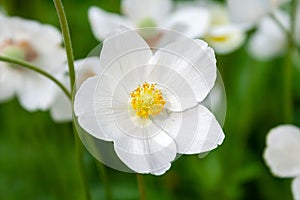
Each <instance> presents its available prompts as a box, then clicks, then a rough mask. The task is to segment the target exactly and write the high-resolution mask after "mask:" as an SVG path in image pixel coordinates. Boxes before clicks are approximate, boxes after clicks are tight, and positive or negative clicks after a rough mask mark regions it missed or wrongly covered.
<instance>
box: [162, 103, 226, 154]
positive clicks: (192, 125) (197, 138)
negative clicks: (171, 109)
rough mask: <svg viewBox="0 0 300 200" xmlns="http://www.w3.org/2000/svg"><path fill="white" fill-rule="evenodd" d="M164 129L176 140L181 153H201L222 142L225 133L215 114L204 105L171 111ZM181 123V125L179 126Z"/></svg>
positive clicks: (178, 150)
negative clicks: (183, 110)
mask: <svg viewBox="0 0 300 200" xmlns="http://www.w3.org/2000/svg"><path fill="white" fill-rule="evenodd" d="M169 115H170V116H169V119H170V120H169V121H167V124H166V126H165V127H164V130H165V131H166V132H167V133H168V134H169V135H170V136H171V137H172V138H173V139H174V140H175V142H176V145H177V152H178V153H180V154H199V153H203V152H208V151H211V150H213V149H215V148H216V147H217V146H218V145H220V144H222V142H223V140H224V138H225V135H224V133H223V130H222V128H221V126H220V125H219V123H218V121H217V120H216V118H215V116H214V115H213V114H212V113H211V112H210V111H209V110H208V109H207V108H206V107H204V106H202V105H198V107H196V108H193V109H189V110H187V111H185V112H182V113H170V114H169ZM178 124H179V127H178Z"/></svg>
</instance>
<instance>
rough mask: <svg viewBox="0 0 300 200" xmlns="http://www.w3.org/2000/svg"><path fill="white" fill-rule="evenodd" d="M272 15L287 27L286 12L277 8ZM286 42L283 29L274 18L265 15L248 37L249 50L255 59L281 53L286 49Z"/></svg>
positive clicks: (275, 55)
mask: <svg viewBox="0 0 300 200" xmlns="http://www.w3.org/2000/svg"><path fill="white" fill-rule="evenodd" d="M274 16H275V17H276V18H277V20H278V21H280V23H281V24H282V25H283V26H284V28H285V29H286V30H288V29H289V18H288V15H287V14H286V13H284V12H281V11H280V10H277V11H276V12H274ZM287 43H288V38H287V35H286V33H285V31H284V30H282V28H281V27H280V26H279V25H278V23H277V22H276V21H274V19H272V18H271V17H269V16H267V17H264V18H263V19H262V20H261V21H260V23H259V24H258V29H257V31H256V32H255V33H254V34H253V36H252V37H251V38H250V40H249V52H250V53H251V55H252V56H254V57H255V58H257V59H260V60H267V59H270V58H273V57H277V56H280V55H282V54H283V53H284V52H285V51H286V48H287ZM271 44H272V45H271Z"/></svg>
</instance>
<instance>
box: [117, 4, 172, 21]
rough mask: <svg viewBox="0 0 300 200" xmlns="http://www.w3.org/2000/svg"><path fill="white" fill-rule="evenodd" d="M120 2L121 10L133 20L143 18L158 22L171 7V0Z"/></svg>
mask: <svg viewBox="0 0 300 200" xmlns="http://www.w3.org/2000/svg"><path fill="white" fill-rule="evenodd" d="M121 3H122V4H121V8H122V12H123V13H124V14H125V15H126V16H128V17H129V18H130V19H131V20H133V21H135V22H138V21H139V20H143V19H145V18H151V19H154V20H155V21H157V22H159V21H161V20H163V19H164V18H165V16H166V15H167V14H168V13H169V12H170V10H171V8H172V1H171V0H147V1H141V0H122V1H121Z"/></svg>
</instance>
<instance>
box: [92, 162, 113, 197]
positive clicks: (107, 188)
mask: <svg viewBox="0 0 300 200" xmlns="http://www.w3.org/2000/svg"><path fill="white" fill-rule="evenodd" d="M96 162H97V163H96V165H97V167H98V171H99V173H100V176H101V179H102V180H103V185H104V189H105V198H106V200H112V199H113V197H112V191H111V187H110V184H109V181H108V177H107V175H106V170H105V166H104V165H103V164H102V163H100V162H98V161H96Z"/></svg>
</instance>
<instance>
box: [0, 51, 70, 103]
mask: <svg viewBox="0 0 300 200" xmlns="http://www.w3.org/2000/svg"><path fill="white" fill-rule="evenodd" d="M0 60H1V61H4V62H8V63H12V64H16V65H18V66H20V67H24V68H27V69H30V70H32V71H34V72H37V73H39V74H41V75H43V76H45V77H47V78H48V79H50V80H51V81H53V82H54V83H55V84H56V85H57V86H58V87H59V88H60V89H61V90H62V91H63V92H64V93H65V95H66V96H67V97H68V98H69V99H70V100H71V93H70V92H69V91H68V89H67V88H66V87H65V86H64V85H63V84H62V83H61V82H59V81H58V80H57V79H56V78H55V77H54V76H52V75H51V74H49V73H47V72H46V71H44V70H42V69H40V68H38V67H36V66H34V65H33V64H31V63H28V62H25V61H22V60H18V59H15V58H10V57H6V56H1V55H0Z"/></svg>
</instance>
